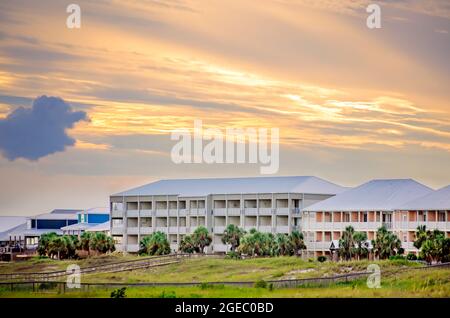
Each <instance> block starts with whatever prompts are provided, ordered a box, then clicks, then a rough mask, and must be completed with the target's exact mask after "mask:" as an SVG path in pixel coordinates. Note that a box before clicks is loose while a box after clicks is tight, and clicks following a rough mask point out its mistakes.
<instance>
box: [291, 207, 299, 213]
mask: <svg viewBox="0 0 450 318" xmlns="http://www.w3.org/2000/svg"><path fill="white" fill-rule="evenodd" d="M292 213H293V214H300V208H293V209H292Z"/></svg>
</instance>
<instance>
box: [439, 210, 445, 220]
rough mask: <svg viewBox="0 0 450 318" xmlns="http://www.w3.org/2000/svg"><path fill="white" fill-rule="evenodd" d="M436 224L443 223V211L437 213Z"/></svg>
mask: <svg viewBox="0 0 450 318" xmlns="http://www.w3.org/2000/svg"><path fill="white" fill-rule="evenodd" d="M438 222H445V212H443V211H439V212H438Z"/></svg>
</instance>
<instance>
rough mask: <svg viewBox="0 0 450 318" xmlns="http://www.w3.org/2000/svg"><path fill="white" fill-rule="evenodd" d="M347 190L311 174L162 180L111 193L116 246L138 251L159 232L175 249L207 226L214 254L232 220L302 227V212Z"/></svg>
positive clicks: (221, 248) (266, 228) (280, 229)
mask: <svg viewBox="0 0 450 318" xmlns="http://www.w3.org/2000/svg"><path fill="white" fill-rule="evenodd" d="M345 190H347V189H346V188H344V187H341V186H339V185H336V184H334V183H331V182H328V181H325V180H323V179H320V178H317V177H311V176H298V177H295V176H292V177H258V178H221V179H177V180H161V181H157V182H154V183H150V184H147V185H144V186H141V187H137V188H134V189H131V190H127V191H124V192H120V193H117V194H114V195H111V196H110V205H111V206H110V208H111V234H112V236H113V238H114V240H115V242H116V247H117V249H118V250H123V251H128V252H136V251H138V249H139V241H140V239H141V238H142V237H143V236H145V235H149V234H151V233H153V232H155V231H162V232H164V233H166V234H167V235H168V238H169V241H170V245H171V249H173V250H177V249H178V246H179V243H180V242H181V240H182V239H183V237H184V236H185V235H186V234H190V233H192V232H193V231H194V230H195V229H196V228H197V227H198V226H200V225H202V226H205V227H206V228H207V229H208V230H209V231H210V233H211V234H212V236H213V243H212V244H211V246H210V251H211V252H226V251H227V250H228V248H229V247H228V246H226V245H224V244H223V243H222V235H223V232H224V230H225V228H226V226H227V225H228V224H235V225H237V226H240V227H242V228H244V229H245V230H250V229H252V228H255V229H258V230H259V231H263V232H270V233H286V234H288V233H290V232H291V231H292V230H293V229H298V230H301V228H300V225H301V224H302V221H301V218H302V216H301V213H300V211H301V210H302V209H304V208H305V207H308V206H310V205H312V204H314V203H316V202H319V201H322V200H325V199H328V198H330V197H333V196H334V195H336V194H339V193H342V192H344V191H345Z"/></svg>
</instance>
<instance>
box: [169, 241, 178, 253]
mask: <svg viewBox="0 0 450 318" xmlns="http://www.w3.org/2000/svg"><path fill="white" fill-rule="evenodd" d="M170 249H171V250H172V251H178V244H177V243H170Z"/></svg>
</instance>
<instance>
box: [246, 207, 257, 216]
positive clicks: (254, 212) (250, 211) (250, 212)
mask: <svg viewBox="0 0 450 318" xmlns="http://www.w3.org/2000/svg"><path fill="white" fill-rule="evenodd" d="M244 214H245V215H257V214H258V209H257V208H245V209H244Z"/></svg>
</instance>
